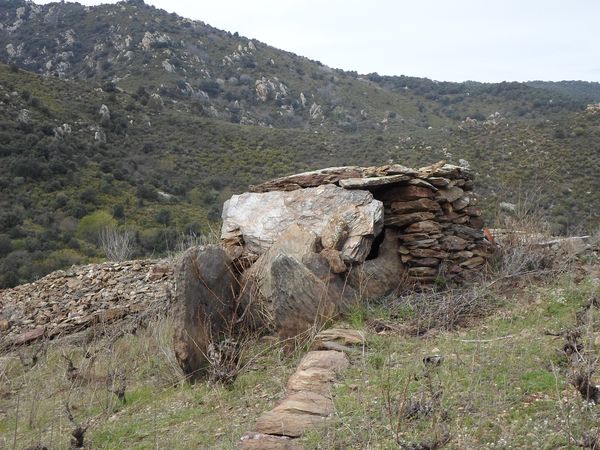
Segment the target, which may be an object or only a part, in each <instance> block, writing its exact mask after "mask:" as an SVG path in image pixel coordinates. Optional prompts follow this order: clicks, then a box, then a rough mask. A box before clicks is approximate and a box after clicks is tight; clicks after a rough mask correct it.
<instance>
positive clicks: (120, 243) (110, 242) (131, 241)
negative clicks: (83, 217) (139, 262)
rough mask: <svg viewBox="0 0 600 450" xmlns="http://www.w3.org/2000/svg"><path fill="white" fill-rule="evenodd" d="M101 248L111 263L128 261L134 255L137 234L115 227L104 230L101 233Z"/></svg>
mask: <svg viewBox="0 0 600 450" xmlns="http://www.w3.org/2000/svg"><path fill="white" fill-rule="evenodd" d="M100 247H101V248H102V251H104V254H105V255H106V257H107V258H108V259H109V260H110V261H126V260H128V259H130V258H131V256H132V255H133V250H134V248H135V234H134V233H133V231H129V230H118V229H116V228H114V227H106V228H103V229H102V231H101V232H100Z"/></svg>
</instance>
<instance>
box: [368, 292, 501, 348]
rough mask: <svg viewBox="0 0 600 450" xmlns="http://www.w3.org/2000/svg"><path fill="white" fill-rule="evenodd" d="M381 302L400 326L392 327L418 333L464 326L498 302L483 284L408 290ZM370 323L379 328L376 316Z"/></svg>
mask: <svg viewBox="0 0 600 450" xmlns="http://www.w3.org/2000/svg"><path fill="white" fill-rule="evenodd" d="M382 303H383V304H382V305H381V306H383V307H384V308H385V309H386V310H388V311H390V319H392V320H393V321H396V322H397V321H401V322H403V323H402V326H401V327H400V326H398V325H397V324H396V325H393V326H392V328H393V329H397V330H402V332H403V333H406V334H409V335H415V336H419V335H422V334H424V333H426V332H427V331H429V330H432V329H438V330H446V331H450V330H454V329H456V328H458V327H461V326H465V325H467V324H468V322H469V321H470V320H472V319H475V318H481V317H485V316H486V315H488V314H489V313H490V312H491V311H493V310H494V308H495V307H497V305H498V300H497V298H496V297H495V296H494V295H493V293H492V291H491V290H489V289H488V290H486V289H485V288H484V287H479V286H473V287H470V288H462V289H451V290H446V291H435V290H431V291H421V292H411V293H408V294H406V295H403V296H399V297H388V298H385V299H383V300H382ZM370 324H371V326H374V327H379V328H381V326H382V323H381V321H380V320H379V321H378V320H377V319H373V320H371V322H370Z"/></svg>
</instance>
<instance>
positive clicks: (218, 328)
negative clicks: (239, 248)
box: [174, 245, 238, 380]
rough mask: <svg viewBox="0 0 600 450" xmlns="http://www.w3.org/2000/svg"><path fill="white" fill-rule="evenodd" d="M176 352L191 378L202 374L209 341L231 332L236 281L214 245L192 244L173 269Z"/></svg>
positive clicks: (229, 267) (226, 259)
mask: <svg viewBox="0 0 600 450" xmlns="http://www.w3.org/2000/svg"><path fill="white" fill-rule="evenodd" d="M176 283H177V284H176V299H175V336H174V347H175V356H176V358H177V361H178V362H179V365H180V366H181V368H182V369H183V371H184V373H185V374H186V375H187V376H188V378H189V379H190V380H196V379H198V378H199V377H201V376H203V375H204V373H205V371H206V368H207V366H208V359H207V355H208V353H209V352H208V349H209V346H210V344H211V343H213V342H215V343H216V342H219V341H221V340H223V339H224V338H227V337H229V336H231V334H232V330H231V327H233V326H234V324H235V322H236V320H237V317H236V314H237V313H238V311H237V308H236V298H237V295H238V281H237V276H236V273H235V270H234V268H233V266H232V264H231V260H230V259H229V257H228V256H227V254H226V253H225V251H224V250H223V249H222V248H220V247H219V246H216V245H208V246H204V247H192V248H190V249H188V250H187V251H186V252H185V253H184V254H183V256H182V258H181V261H180V263H179V265H178V267H177V269H176Z"/></svg>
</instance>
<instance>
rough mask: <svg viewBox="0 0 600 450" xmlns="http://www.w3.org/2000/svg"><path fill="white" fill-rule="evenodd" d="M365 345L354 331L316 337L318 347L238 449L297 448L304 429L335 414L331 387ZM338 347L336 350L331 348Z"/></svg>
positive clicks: (325, 420) (329, 331)
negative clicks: (349, 355) (280, 399)
mask: <svg viewBox="0 0 600 450" xmlns="http://www.w3.org/2000/svg"><path fill="white" fill-rule="evenodd" d="M351 346H361V347H362V346H364V335H363V334H362V333H361V332H359V331H355V330H345V329H330V330H325V331H323V332H321V333H319V334H318V335H317V337H316V339H315V345H314V348H316V350H313V351H310V352H308V353H307V354H306V355H305V356H304V358H302V360H301V361H300V364H299V365H298V367H297V368H296V372H295V373H294V374H293V375H292V376H291V377H290V378H289V380H288V383H287V392H286V395H285V397H284V398H283V400H282V401H281V402H279V404H277V405H276V406H275V407H274V408H273V409H271V410H270V411H267V412H265V413H263V414H262V415H261V416H260V417H259V418H258V420H257V421H256V424H255V426H254V431H251V432H248V433H246V434H245V435H244V436H243V437H242V439H241V441H240V444H239V446H238V449H239V450H253V449H261V450H298V449H302V448H303V447H302V446H301V445H300V444H299V443H298V442H296V441H295V439H296V438H298V437H300V436H302V435H303V434H304V433H305V432H307V431H309V430H311V429H314V428H316V427H319V426H321V425H323V424H325V423H326V422H327V421H328V420H329V418H330V417H331V416H332V415H333V414H334V412H335V411H334V404H333V399H332V398H331V388H332V385H333V383H334V382H335V381H336V379H337V378H338V376H339V373H340V372H341V371H342V370H343V369H345V368H347V367H348V365H349V364H350V360H349V358H348V353H353V352H356V351H359V350H358V349H357V348H356V347H351ZM330 348H335V350H329V349H330Z"/></svg>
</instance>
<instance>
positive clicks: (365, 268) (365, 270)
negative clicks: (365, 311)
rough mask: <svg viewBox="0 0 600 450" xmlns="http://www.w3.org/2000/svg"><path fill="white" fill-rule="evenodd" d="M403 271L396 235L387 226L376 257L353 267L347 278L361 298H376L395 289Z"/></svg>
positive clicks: (400, 280) (400, 281)
mask: <svg viewBox="0 0 600 450" xmlns="http://www.w3.org/2000/svg"><path fill="white" fill-rule="evenodd" d="M403 272H404V265H403V264H402V261H401V260H400V256H399V255H398V235H397V233H396V231H394V230H392V229H389V228H388V229H386V230H385V237H384V240H383V242H382V243H381V245H380V246H379V253H378V255H377V258H374V259H369V260H367V261H365V262H364V263H363V264H362V265H360V266H357V267H354V268H353V269H352V271H351V272H350V273H349V274H348V279H347V280H348V284H349V285H350V286H352V287H353V288H354V289H355V290H356V292H357V294H358V295H359V297H360V298H361V299H363V300H367V299H376V298H380V297H383V296H384V295H387V294H389V293H391V292H393V291H394V290H396V289H397V288H398V287H399V286H400V285H401V283H402V273H403Z"/></svg>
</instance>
